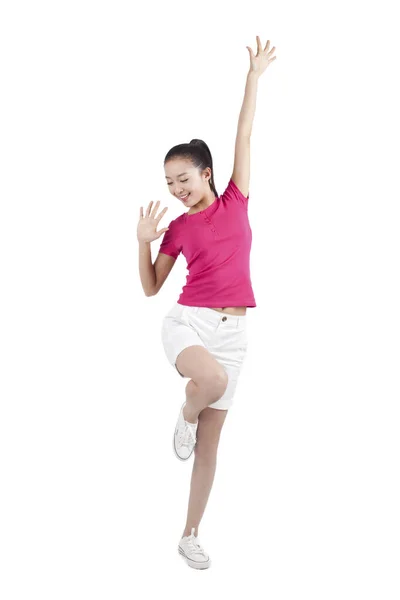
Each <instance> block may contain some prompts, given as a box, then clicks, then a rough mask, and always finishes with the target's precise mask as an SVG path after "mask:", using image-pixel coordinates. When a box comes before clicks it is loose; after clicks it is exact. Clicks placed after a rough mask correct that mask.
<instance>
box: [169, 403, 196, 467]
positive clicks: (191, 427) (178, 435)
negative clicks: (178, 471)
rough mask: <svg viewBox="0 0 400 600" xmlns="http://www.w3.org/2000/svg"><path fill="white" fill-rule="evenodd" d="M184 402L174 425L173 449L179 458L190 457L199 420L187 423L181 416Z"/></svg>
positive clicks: (185, 458)
mask: <svg viewBox="0 0 400 600" xmlns="http://www.w3.org/2000/svg"><path fill="white" fill-rule="evenodd" d="M185 404H186V402H184V403H183V405H182V408H181V411H180V413H179V417H178V422H177V424H176V427H175V433H174V442H173V444H174V451H175V454H176V456H177V458H179V460H187V459H188V458H190V457H191V455H192V452H193V450H194V447H195V445H196V441H197V440H196V431H197V425H198V424H199V421H198V420H197V422H196V423H188V421H185V419H184V418H183V407H184V406H185Z"/></svg>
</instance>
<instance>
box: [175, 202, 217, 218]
mask: <svg viewBox="0 0 400 600" xmlns="http://www.w3.org/2000/svg"><path fill="white" fill-rule="evenodd" d="M217 200H218V197H217V196H216V197H215V200H214V201H213V202H211V204H210V205H209V206H207V208H204V209H203V210H199V211H197V212H195V213H192V214H191V215H188V213H187V212H186V213H183V214H184V215H185V219H186V220H187V218H188V217H189V218H190V219H191V218H192V217H195V216H197V215H204V214H205V213H207V212H208V211H209V210H210V209H211V207H212V206H214V204H215V203H216V202H217Z"/></svg>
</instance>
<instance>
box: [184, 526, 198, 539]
mask: <svg viewBox="0 0 400 600" xmlns="http://www.w3.org/2000/svg"><path fill="white" fill-rule="evenodd" d="M191 533H192V527H190V528H189V529H188V528H186V529H185V531H184V532H183V533H182V537H188V536H189V535H190V534H191ZM198 535H199V532H198V529H197V527H196V528H195V530H194V537H198Z"/></svg>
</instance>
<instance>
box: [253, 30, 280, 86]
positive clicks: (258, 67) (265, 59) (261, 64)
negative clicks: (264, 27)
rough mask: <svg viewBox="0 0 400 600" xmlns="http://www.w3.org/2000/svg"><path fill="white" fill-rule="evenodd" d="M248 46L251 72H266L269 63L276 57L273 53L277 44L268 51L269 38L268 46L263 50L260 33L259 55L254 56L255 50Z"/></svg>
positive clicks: (260, 73) (258, 39) (258, 42)
mask: <svg viewBox="0 0 400 600" xmlns="http://www.w3.org/2000/svg"><path fill="white" fill-rule="evenodd" d="M246 48H247V50H248V51H249V53H250V71H249V72H250V73H256V74H257V75H258V76H260V75H262V74H263V73H264V71H265V69H266V68H267V67H268V65H269V64H270V63H272V62H273V61H274V60H275V59H276V56H272V54H273V52H274V50H275V46H273V47H272V48H271V50H269V51H268V49H269V40H268V41H267V43H266V46H265V48H264V50H263V49H262V46H261V41H260V38H259V37H258V35H257V55H256V56H254V54H253V50H252V49H251V48H250V47H249V46H246Z"/></svg>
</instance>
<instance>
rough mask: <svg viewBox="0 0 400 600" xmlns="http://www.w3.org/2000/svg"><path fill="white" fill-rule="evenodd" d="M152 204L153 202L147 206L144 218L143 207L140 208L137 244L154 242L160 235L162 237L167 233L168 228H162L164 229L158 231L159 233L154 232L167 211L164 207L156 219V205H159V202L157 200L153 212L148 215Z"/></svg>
mask: <svg viewBox="0 0 400 600" xmlns="http://www.w3.org/2000/svg"><path fill="white" fill-rule="evenodd" d="M152 204H153V200H152V201H151V202H150V204H149V205H148V207H147V210H146V215H145V216H143V207H142V206H141V207H140V219H139V223H138V226H137V238H138V241H139V242H153V241H154V240H156V239H158V238H159V237H160V235H162V234H163V233H165V232H166V231H168V227H164V229H160V231H156V229H157V225H158V223H159V222H160V220H161V219H162V217H163V216H164V215H165V213H166V211H167V210H168V206H166V207H165V208H164V209H163V210H162V211H161V212H160V214H159V215H158V217H156V214H157V210H158V205H159V204H160V201H159V200H157V202H156V204H155V206H154V208H153V211H152V212H151V213H150V210H151V205H152Z"/></svg>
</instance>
